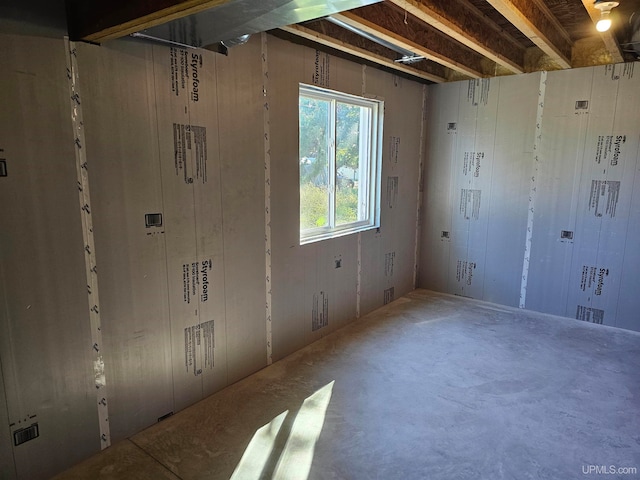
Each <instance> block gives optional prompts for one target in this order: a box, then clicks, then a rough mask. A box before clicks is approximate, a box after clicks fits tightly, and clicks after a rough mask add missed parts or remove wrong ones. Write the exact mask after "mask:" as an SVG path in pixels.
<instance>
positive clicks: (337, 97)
mask: <svg viewBox="0 0 640 480" xmlns="http://www.w3.org/2000/svg"><path fill="white" fill-rule="evenodd" d="M298 110H299V129H300V130H299V131H300V144H299V147H300V148H299V158H300V243H301V244H304V243H309V242H313V241H318V240H323V239H325V238H332V237H336V236H340V235H346V234H349V233H354V232H359V231H362V230H366V229H369V228H376V227H378V226H379V216H380V215H379V210H380V205H379V199H380V167H381V161H380V155H381V143H382V112H383V104H382V102H381V101H380V100H373V99H367V98H362V97H357V96H354V95H347V94H344V93H339V92H335V91H331V90H326V89H322V88H318V87H311V86H308V85H300V93H299V103H298Z"/></svg>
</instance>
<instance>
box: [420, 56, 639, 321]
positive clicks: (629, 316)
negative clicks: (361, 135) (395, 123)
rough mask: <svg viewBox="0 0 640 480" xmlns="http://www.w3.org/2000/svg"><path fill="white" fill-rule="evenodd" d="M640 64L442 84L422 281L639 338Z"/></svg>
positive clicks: (432, 140) (436, 95)
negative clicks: (637, 66) (634, 332)
mask: <svg viewBox="0 0 640 480" xmlns="http://www.w3.org/2000/svg"><path fill="white" fill-rule="evenodd" d="M634 66H635V65H634V64H627V65H616V66H606V67H592V68H584V69H574V70H567V71H557V72H549V73H546V72H544V73H535V74H529V75H520V76H514V77H502V78H494V79H490V80H489V79H486V80H482V81H472V82H458V83H451V84H446V85H437V86H430V87H429V103H428V118H429V119H428V126H427V155H426V159H425V164H426V170H425V177H426V187H425V191H426V193H425V197H424V204H423V211H424V214H423V217H422V219H423V224H422V242H421V253H422V256H421V264H420V275H419V283H418V284H419V286H421V287H425V288H430V289H433V290H437V291H442V292H449V293H453V294H457V295H464V296H470V297H473V298H478V299H483V300H488V301H492V302H497V303H501V304H505V305H511V306H515V307H518V306H519V307H522V308H527V309H531V310H536V311H541V312H546V313H552V314H556V315H561V316H565V317H569V318H579V319H580V320H585V321H592V322H596V323H603V324H605V325H611V326H617V327H622V328H628V329H631V330H640V297H639V296H638V295H637V292H638V291H640V274H639V273H638V272H639V271H640V269H639V267H640V253H639V252H638V248H637V247H638V234H639V233H640V232H639V228H640V221H639V220H640V217H639V211H640V184H639V183H638V182H639V179H640V162H639V160H638V142H639V140H640V134H639V132H640V116H638V113H637V112H638V111H640V75H638V74H637V73H636V74H635V75H634ZM472 157H473V158H472ZM478 161H479V163H478ZM563 231H565V232H570V233H566V234H565V235H564V238H563V236H562V232H563ZM442 232H448V237H447V236H446V235H444V236H443V234H442ZM568 237H571V238H568Z"/></svg>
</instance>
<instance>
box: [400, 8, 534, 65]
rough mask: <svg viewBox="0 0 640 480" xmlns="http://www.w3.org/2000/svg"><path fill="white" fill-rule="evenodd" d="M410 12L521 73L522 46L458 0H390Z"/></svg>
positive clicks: (523, 51)
mask: <svg viewBox="0 0 640 480" xmlns="http://www.w3.org/2000/svg"><path fill="white" fill-rule="evenodd" d="M389 2H391V3H394V4H395V5H397V6H398V7H400V8H402V9H403V10H406V11H407V12H408V13H410V14H411V15H413V16H415V17H416V18H418V19H420V20H422V21H423V22H425V23H428V24H429V25H431V26H432V27H434V28H437V29H438V30H440V31H441V32H443V33H445V34H447V35H449V36H450V37H451V38H453V39H455V40H457V41H458V42H460V43H462V44H463V45H466V46H467V47H469V48H471V49H473V50H475V51H476V52H478V53H480V54H481V55H484V56H486V57H487V58H489V59H490V60H493V61H494V62H496V63H497V64H499V65H502V66H503V67H505V68H507V69H508V70H510V71H512V72H514V73H523V72H524V71H525V70H524V53H525V49H524V48H523V47H522V46H521V45H519V44H518V43H517V42H516V41H515V40H514V39H513V38H512V37H510V36H509V35H507V34H506V33H504V32H503V31H502V30H501V29H499V28H498V27H497V26H496V25H495V23H493V22H491V21H489V20H488V19H487V18H486V17H485V16H484V15H483V14H482V13H481V12H480V11H479V10H478V9H477V8H475V7H474V6H473V5H472V4H470V3H468V2H466V1H460V0H429V1H428V2H425V1H424V0H389Z"/></svg>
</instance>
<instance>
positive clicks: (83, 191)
mask: <svg viewBox="0 0 640 480" xmlns="http://www.w3.org/2000/svg"><path fill="white" fill-rule="evenodd" d="M65 47H66V48H67V54H66V60H67V79H68V84H69V97H70V104H71V124H72V128H73V141H74V150H75V157H76V171H77V175H78V198H79V201H80V216H81V220H82V237H83V241H84V260H85V270H86V277H87V295H88V306H89V321H90V324H91V342H92V345H88V347H89V348H91V350H92V352H93V354H92V355H93V358H94V360H93V368H94V375H95V383H94V384H95V387H96V403H97V406H98V422H99V427H100V447H101V448H102V449H104V448H107V447H108V446H110V445H111V435H110V432H109V405H108V402H107V385H106V380H105V373H104V361H103V357H102V332H101V330H100V299H99V296H98V269H97V264H96V254H95V250H96V249H95V242H94V238H93V219H92V216H91V195H90V192H89V170H88V162H87V154H86V149H85V144H86V143H85V136H84V124H83V116H82V100H81V98H82V97H81V95H80V85H79V76H78V60H77V52H76V45H75V43H74V42H70V41H69V39H68V38H65Z"/></svg>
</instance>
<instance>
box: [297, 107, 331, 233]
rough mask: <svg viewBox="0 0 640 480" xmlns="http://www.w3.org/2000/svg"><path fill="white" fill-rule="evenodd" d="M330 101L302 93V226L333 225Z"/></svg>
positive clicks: (300, 109) (300, 108)
mask: <svg viewBox="0 0 640 480" xmlns="http://www.w3.org/2000/svg"><path fill="white" fill-rule="evenodd" d="M330 106H331V104H330V102H329V101H327V100H318V99H315V98H310V97H303V96H300V100H299V104H298V107H299V108H298V110H299V119H300V120H299V122H300V229H301V230H306V229H309V228H316V227H326V226H328V225H329V219H330V210H329V179H330V178H331V177H330V174H329V138H330V132H331V129H330V118H331V115H330Z"/></svg>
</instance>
